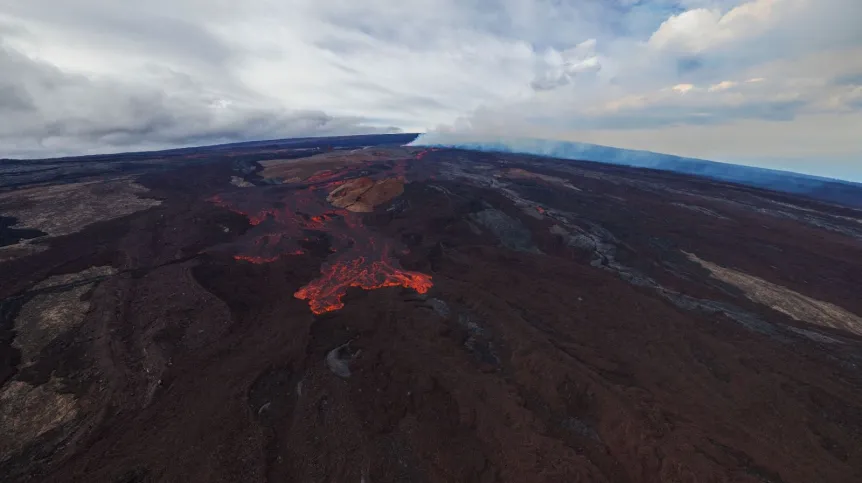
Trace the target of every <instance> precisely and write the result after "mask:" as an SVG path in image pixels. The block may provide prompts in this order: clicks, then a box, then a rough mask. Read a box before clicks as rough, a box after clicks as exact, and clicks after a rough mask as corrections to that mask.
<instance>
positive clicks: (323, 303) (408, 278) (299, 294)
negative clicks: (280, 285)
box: [293, 257, 432, 314]
mask: <svg viewBox="0 0 862 483" xmlns="http://www.w3.org/2000/svg"><path fill="white" fill-rule="evenodd" d="M393 263H394V261H392V260H389V261H387V260H373V261H371V260H368V259H366V258H365V257H358V258H354V259H351V260H346V261H338V262H335V263H332V264H324V265H323V266H322V267H320V274H321V276H320V278H318V279H315V280H312V281H311V282H310V283H309V284H308V285H306V286H304V287H302V288H301V289H299V290H297V291H296V293H295V294H293V296H294V297H296V298H298V299H302V300H308V305H309V307H310V308H311V311H312V312H314V313H315V314H323V313H325V312H331V311H333V310H338V309H340V308H342V307H344V302H342V301H341V298H342V297H343V296H344V295H345V294H346V293H347V289H348V288H349V287H359V288H361V289H363V290H374V289H378V288H383V287H397V286H402V287H405V288H412V289H413V290H416V291H417V292H419V293H425V292H427V291H428V289H430V288H431V285H432V284H431V277H430V276H429V275H425V274H424V273H419V272H410V271H406V270H401V269H399V268H395V266H393Z"/></svg>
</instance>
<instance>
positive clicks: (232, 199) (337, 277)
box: [210, 156, 432, 314]
mask: <svg viewBox="0 0 862 483" xmlns="http://www.w3.org/2000/svg"><path fill="white" fill-rule="evenodd" d="M418 157H421V156H418ZM392 168H393V169H392V171H391V174H394V175H395V177H391V178H387V179H382V180H372V179H370V178H367V177H366V178H354V179H353V180H345V179H336V178H339V177H343V176H344V175H345V172H344V171H342V172H338V171H323V172H318V173H316V174H315V175H313V176H311V177H309V178H308V179H307V180H306V183H303V184H300V185H296V186H293V189H292V190H289V191H288V190H284V189H270V188H262V189H259V190H248V189H246V190H243V191H241V192H236V193H231V194H230V195H223V196H214V197H213V198H211V199H210V201H211V202H213V203H215V204H217V205H219V206H222V207H225V208H227V209H229V210H231V211H234V212H236V213H241V214H243V215H245V216H246V217H248V220H249V223H250V224H251V225H252V228H251V229H250V230H249V231H248V233H246V235H245V237H244V238H243V239H241V240H240V241H239V242H238V246H237V251H239V253H237V254H235V255H233V257H234V259H236V260H241V261H246V262H250V263H255V264H264V263H271V262H275V261H276V260H279V259H280V258H281V257H282V256H286V255H300V254H305V253H308V252H307V250H305V248H304V247H302V246H300V245H299V243H300V242H308V240H309V239H310V238H318V239H319V238H320V237H321V236H323V237H325V238H327V240H328V242H329V249H330V251H331V252H332V254H331V255H330V257H329V259H328V261H327V262H325V263H323V265H322V266H321V267H320V277H318V278H316V279H314V280H312V281H311V282H309V283H308V284H306V285H305V286H303V287H302V288H300V289H299V290H297V291H296V293H294V297H296V298H298V299H301V300H306V301H307V302H308V305H309V307H310V308H311V311H312V312H314V313H315V314H323V313H325V312H330V311H333V310H338V309H340V308H342V307H344V302H342V297H344V295H345V294H346V293H347V289H348V288H350V287H359V288H362V289H363V290H374V289H378V288H383V287H397V286H401V287H405V288H412V289H413V290H416V291H417V292H419V293H426V292H427V291H428V290H429V289H430V288H431V286H432V283H431V277H430V276H429V275H425V274H423V273H419V272H413V271H408V270H404V269H402V268H401V267H400V266H399V264H398V260H397V259H396V258H395V257H394V256H393V253H395V249H396V248H397V247H393V246H392V244H391V242H388V241H387V240H383V239H381V237H380V235H378V234H376V233H374V232H372V231H371V230H369V229H368V228H367V227H365V225H364V224H363V223H362V215H360V214H358V213H356V212H355V211H372V210H373V207H374V206H375V205H377V204H379V203H384V202H388V201H389V200H391V199H392V198H394V197H396V196H399V195H400V194H401V192H402V190H403V188H402V186H403V182H404V180H405V179H406V176H405V167H404V166H403V163H396V164H395V165H394V166H393V167H392ZM356 169H357V168H356V167H355V166H352V167H351V168H350V170H349V171H355V170H356ZM309 182H310V183H309ZM366 185H368V186H366ZM353 186H359V187H360V188H366V189H360V190H358V191H357V192H358V194H356V195H354V194H350V195H348V193H349V192H348V191H347V190H348V189H349V188H348V187H353ZM339 187H342V188H339ZM374 187H378V188H380V189H379V191H381V193H376V192H374V191H373V189H374ZM384 188H385V189H384ZM333 194H334V195H335V196H333ZM339 195H340V196H339ZM348 196H355V197H356V198H357V199H356V200H352V199H346V197H348ZM363 196H364V197H365V198H367V200H366V201H365V203H366V204H367V205H368V206H369V209H367V210H366V209H363V210H351V209H350V208H351V207H353V205H355V204H356V201H359V200H360V199H362V197H363ZM273 198H274V199H273ZM327 198H328V199H329V202H327ZM347 201H350V203H348V202H347ZM330 202H331V204H330ZM332 205H335V206H332ZM275 207H277V208H275ZM339 208H341V209H339ZM345 208H346V209H345Z"/></svg>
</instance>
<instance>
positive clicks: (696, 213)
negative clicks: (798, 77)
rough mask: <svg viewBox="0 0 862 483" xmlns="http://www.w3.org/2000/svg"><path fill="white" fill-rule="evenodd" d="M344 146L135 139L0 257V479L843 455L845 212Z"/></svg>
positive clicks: (595, 168)
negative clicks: (162, 145)
mask: <svg viewBox="0 0 862 483" xmlns="http://www.w3.org/2000/svg"><path fill="white" fill-rule="evenodd" d="M364 151H365V150H360V151H356V152H354V153H352V154H351V153H345V152H343V151H341V152H337V155H334V154H332V153H325V154H321V155H318V156H320V158H319V159H318V158H317V157H311V158H304V159H302V160H301V162H300V160H296V163H298V164H297V166H298V167H300V168H301V169H297V170H296V171H291V169H292V168H290V161H284V160H283V158H278V159H281V160H280V161H278V162H276V163H269V165H268V166H269V167H267V168H265V169H264V168H263V167H261V166H260V165H255V166H257V174H255V173H253V172H252V170H249V169H245V168H243V167H242V166H238V165H237V163H236V162H235V161H233V160H231V159H224V160H221V159H217V160H214V161H212V162H211V163H210V164H207V165H197V166H194V167H177V168H168V167H167V166H159V167H158V168H157V169H154V170H153V171H152V172H150V173H143V174H138V175H136V179H135V180H134V182H135V183H136V184H135V185H134V186H140V187H141V188H136V193H135V199H141V200H152V201H151V202H150V201H136V207H137V208H135V209H134V210H124V212H123V213H121V214H119V216H118V215H117V214H113V213H105V214H104V215H103V216H102V218H99V216H98V213H99V211H98V210H96V211H94V210H92V209H91V207H87V206H70V207H69V212H68V213H59V214H58V215H57V216H63V217H65V218H64V219H58V220H53V219H52V220H51V222H52V223H54V224H56V225H58V226H60V225H62V226H63V227H66V228H64V229H63V230H60V231H57V234H56V235H54V234H51V233H49V235H50V236H46V237H45V238H44V239H38V238H37V239H36V240H34V241H33V243H35V244H37V245H38V246H39V247H40V250H33V251H21V254H20V255H19V256H18V258H14V259H11V260H7V261H3V262H0V299H2V302H0V324H2V326H0V363H2V366H0V384H2V385H0V434H2V435H3V436H2V438H0V439H2V442H0V480H2V481H4V482H5V481H82V482H83V481H86V482H100V481H105V482H162V481H177V482H187V481H202V482H237V481H242V482H255V481H261V482H262V481H273V482H283V481H296V482H317V481H319V482H332V481H339V482H340V481H355V482H368V483H371V482H398V481H418V482H456V481H467V482H471V481H478V482H518V483H521V482H531V481H553V482H577V481H581V482H622V483H625V482H632V483H634V482H700V483H702V482H751V483H754V482H772V483H779V482H784V483H793V482H798V483H810V482H854V481H862V374H860V371H859V367H860V364H862V337H860V336H859V335H857V334H860V333H862V327H860V325H859V324H860V320H862V319H860V316H862V297H860V296H859V294H860V293H862V212H859V211H854V210H852V209H849V208H843V207H837V206H830V205H825V204H822V203H816V202H812V201H809V200H804V199H800V198H795V197H791V196H787V195H781V194H776V193H770V192H766V191H761V190H757V189H751V188H744V187H740V186H735V185H730V184H726V183H717V182H712V181H707V180H703V179H696V178H690V177H684V176H678V175H672V174H667V173H658V172H653V171H647V170H635V169H630V168H622V167H612V166H603V165H598V164H592V163H576V162H570V161H565V162H563V161H555V160H549V159H539V158H534V157H528V156H517V155H493V154H479V153H470V152H465V151H457V150H437V151H429V152H424V151H419V150H418V149H415V148H400V149H399V148H387V149H386V150H383V151H379V152H377V153H376V154H369V153H366V152H364ZM381 152H382V153H384V154H385V155H383V154H380V153H381ZM288 154H289V153H288ZM273 156H275V157H277V156H283V153H282V152H279V153H278V154H274V155H273ZM318 161H320V162H319V163H318ZM336 161H338V162H336ZM275 166H277V167H278V170H280V172H279V173H280V174H274V173H273V169H274V168H273V167H275ZM314 166H317V168H316V169H318V171H314V170H313V169H312V167H314ZM267 169H269V170H270V172H269V173H267V174H266V176H261V175H260V172H261V170H264V171H265V170H267ZM270 177H272V178H277V179H278V180H279V182H278V183H274V182H272V181H271V180H267V179H266V178H270ZM238 178H239V179H238ZM374 187H378V188H376V190H377V191H374V189H375V188H374ZM50 189H52V188H51V187H50V186H45V187H39V186H33V187H27V191H24V192H22V193H23V194H22V195H21V196H20V197H16V195H15V193H16V192H15V191H9V192H7V193H5V194H4V195H3V197H2V203H0V213H12V212H14V214H15V215H14V216H15V217H16V218H18V219H19V222H20V223H21V225H22V226H23V227H24V228H29V227H27V226H26V221H27V220H30V219H35V217H36V215H38V214H39V213H43V212H46V210H45V207H40V206H39V204H38V203H34V202H33V200H38V199H40V197H44V198H46V199H48V198H50V196H47V194H46V195H45V196H42V195H41V194H40V193H39V190H50ZM53 189H54V191H56V190H57V188H53ZM144 189H146V191H144ZM93 192H94V193H95V192H96V191H93ZM111 192H112V193H113V192H114V191H111ZM46 193H48V194H50V192H48V191H46ZM333 193H335V196H332V194H333ZM339 193H341V194H342V196H339V195H338V194H339ZM372 195H373V196H372ZM88 196H89V195H88ZM19 198H20V199H19ZM98 202H99V201H98V200H93V201H90V202H88V201H86V200H83V201H82V202H81V203H79V204H80V205H86V204H87V203H98ZM159 202H160V203H159ZM357 203H361V206H359V207H358V208H361V209H354V210H351V209H350V207H351V206H354V205H356V204H357ZM28 210H33V213H32V214H28ZM76 210H83V213H86V216H83V215H82V216H78V215H76V214H75V211H76ZM80 220H84V221H80ZM39 226H41V225H39ZM36 228H38V226H36ZM22 349H26V350H25V351H24V352H23V353H22ZM22 356H24V357H22Z"/></svg>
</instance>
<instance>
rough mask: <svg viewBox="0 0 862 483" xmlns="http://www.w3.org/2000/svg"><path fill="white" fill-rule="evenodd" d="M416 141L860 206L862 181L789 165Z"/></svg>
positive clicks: (572, 146) (534, 144)
mask: <svg viewBox="0 0 862 483" xmlns="http://www.w3.org/2000/svg"><path fill="white" fill-rule="evenodd" d="M413 144H414V145H421V146H438V147H450V148H461V149H473V150H477V151H492V152H504V153H523V154H534V155H539V156H549V157H554V158H562V159H573V160H581V161H595V162H601V163H610V164H619V165H624V166H634V167H640V168H652V169H660V170H664V171H673V172H677V173H685V174H693V175H698V176H706V177H709V178H713V179H718V180H723V181H730V182H734V183H742V184H746V185H749V186H756V187H759V188H767V189H771V190H776V191H784V192H787V193H795V194H801V195H805V196H808V197H811V198H814V199H818V200H821V201H828V202H832V203H840V204H844V205H848V206H854V207H859V208H862V184H859V183H852V182H849V181H841V180H836V179H830V178H822V177H818V176H810V175H805V174H799V173H792V172H789V171H778V170H773V169H765V168H755V167H751V166H741V165H736V164H729V163H720V162H716V161H707V160H703V159H695V158H684V157H681V156H673V155H670V154H660V153H653V152H650V151H638V150H632V149H620V148H614V147H610V146H601V145H597V144H588V143H576V142H564V141H552V140H543V139H511V140H509V139H506V140H502V139H498V140H493V141H476V140H473V139H468V138H465V137H461V136H457V135H446V134H423V135H421V136H419V137H418V138H417V139H416V141H414V142H413Z"/></svg>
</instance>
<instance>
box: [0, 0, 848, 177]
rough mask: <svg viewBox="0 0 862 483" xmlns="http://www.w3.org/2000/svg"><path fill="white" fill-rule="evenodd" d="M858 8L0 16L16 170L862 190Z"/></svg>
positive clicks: (7, 2) (830, 0)
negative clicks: (167, 150)
mask: <svg viewBox="0 0 862 483" xmlns="http://www.w3.org/2000/svg"><path fill="white" fill-rule="evenodd" d="M860 19H862V2H860V1H859V0H749V1H742V0H640V1H638V0H580V1H567V0H499V1H493V0H433V1H432V0H400V1H397V2H396V1H394V0H364V1H361V2H358V1H352V0H280V1H275V0H245V1H243V2H234V1H228V0H206V1H205V0H170V1H168V0H151V1H148V2H116V1H112V0H77V1H75V2H65V1H62V0H28V1H26V2H21V1H18V0H0V71H2V72H3V73H4V74H3V76H2V77H0V117H2V118H3V119H6V120H14V122H4V123H2V124H0V157H3V156H9V157H12V156H17V157H34V156H51V155H57V154H77V153H89V152H111V151H126V150H136V149H152V148H161V147H169V146H177V145H185V144H189V143H211V142H228V141H237V140H244V139H260V138H271V137H290V136H306V135H329V134H345V133H358V132H384V131H392V130H404V131H440V132H451V131H455V132H458V133H469V134H471V135H476V136H485V135H487V136H501V135H503V136H507V135H511V136H515V137H543V138H553V139H562V140H573V141H582V142H592V143H599V144H606V145H611V146H620V147H626V148H634V149H646V150H651V151H659V152H666V153H672V154H678V155H683V156H693V157H701V158H707V159H715V160H720V161H730V162H741V163H746V164H753V165H759V166H765V167H774V168H785V169H787V168H789V169H793V170H796V171H804V172H810V173H815V174H823V175H827V176H835V177H842V178H851V179H856V180H862V167H860V165H862V134H860V133H862V29H860V28H859V22H860Z"/></svg>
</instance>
